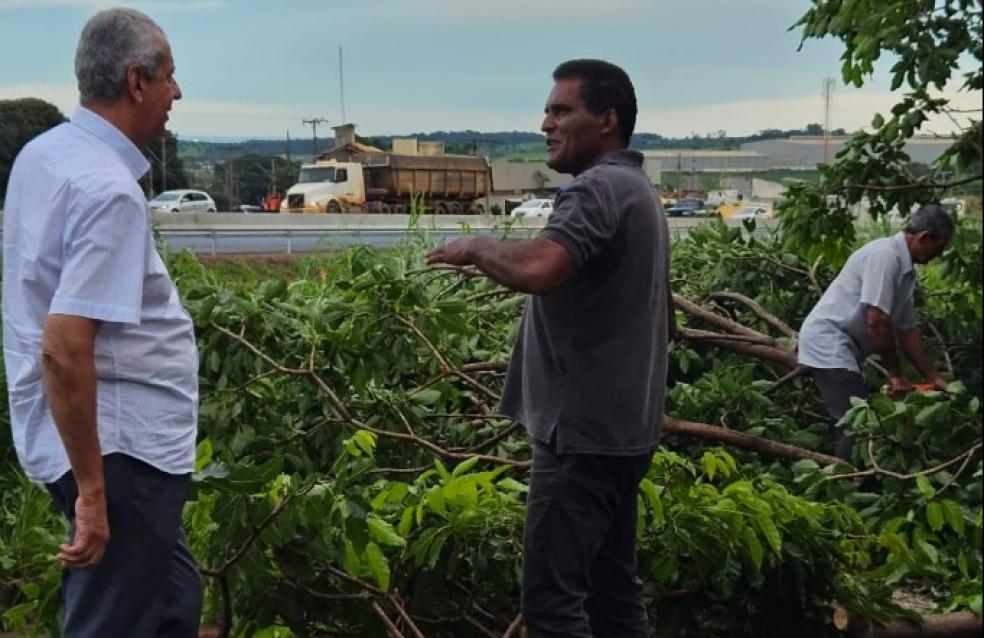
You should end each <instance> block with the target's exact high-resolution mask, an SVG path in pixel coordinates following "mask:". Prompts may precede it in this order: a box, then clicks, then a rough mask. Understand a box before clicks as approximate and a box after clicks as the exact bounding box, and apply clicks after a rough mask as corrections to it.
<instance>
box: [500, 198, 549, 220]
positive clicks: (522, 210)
mask: <svg viewBox="0 0 984 638" xmlns="http://www.w3.org/2000/svg"><path fill="white" fill-rule="evenodd" d="M552 212H553V200H552V199H528V200H526V201H525V202H523V203H522V204H520V205H519V206H517V207H516V208H514V209H512V211H510V212H509V216H510V217H549V216H550V213H552Z"/></svg>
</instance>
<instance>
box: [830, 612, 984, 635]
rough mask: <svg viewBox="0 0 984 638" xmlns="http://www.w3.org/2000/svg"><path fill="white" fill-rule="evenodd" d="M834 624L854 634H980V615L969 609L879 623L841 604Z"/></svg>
mask: <svg viewBox="0 0 984 638" xmlns="http://www.w3.org/2000/svg"><path fill="white" fill-rule="evenodd" d="M834 626H835V627H837V629H839V630H840V631H843V632H844V633H845V634H847V635H848V636H851V637H852V638H971V637H976V636H980V635H981V617H980V616H977V615H975V614H974V613H972V612H969V611H958V612H953V613H948V614H936V615H933V616H926V617H925V618H923V620H922V623H921V624H919V623H914V622H912V621H909V620H893V621H891V622H889V623H888V624H887V625H881V626H880V625H876V624H874V623H872V622H871V621H870V620H867V619H864V618H860V617H857V616H852V615H851V614H850V613H848V611H847V610H846V609H843V608H841V607H838V608H837V609H835V610H834Z"/></svg>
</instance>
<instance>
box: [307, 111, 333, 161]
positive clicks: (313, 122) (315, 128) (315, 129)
mask: <svg viewBox="0 0 984 638" xmlns="http://www.w3.org/2000/svg"><path fill="white" fill-rule="evenodd" d="M301 123H302V124H304V125H307V124H310V125H311V132H312V133H313V135H314V137H313V139H312V140H311V143H312V146H313V148H314V154H313V155H312V156H311V159H314V158H316V157H317V156H318V124H327V123H328V120H326V119H324V118H320V117H315V118H311V119H310V120H301Z"/></svg>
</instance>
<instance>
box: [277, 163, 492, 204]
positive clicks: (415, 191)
mask: <svg viewBox="0 0 984 638" xmlns="http://www.w3.org/2000/svg"><path fill="white" fill-rule="evenodd" d="M491 183H492V171H491V169H490V168H489V164H488V162H487V161H486V160H485V158H484V157H477V156H473V155H398V154H396V153H387V152H383V151H379V152H371V153H364V154H363V157H362V158H361V161H349V162H341V161H338V160H336V159H328V160H317V161H315V162H314V163H312V164H303V165H301V172H300V175H299V176H298V178H297V183H296V184H294V185H293V186H291V187H290V189H289V190H288V191H287V194H286V197H285V198H284V200H283V202H282V203H281V204H280V212H282V213H382V214H384V215H386V214H394V215H405V214H407V213H408V212H409V211H410V210H411V209H412V208H414V207H415V206H417V207H419V206H421V205H422V206H424V207H425V210H426V211H427V212H428V213H433V214H435V215H461V214H463V213H474V214H484V213H485V205H484V204H482V203H481V202H479V201H477V200H478V199H479V198H482V197H485V195H486V194H487V193H488V191H489V186H490V185H491Z"/></svg>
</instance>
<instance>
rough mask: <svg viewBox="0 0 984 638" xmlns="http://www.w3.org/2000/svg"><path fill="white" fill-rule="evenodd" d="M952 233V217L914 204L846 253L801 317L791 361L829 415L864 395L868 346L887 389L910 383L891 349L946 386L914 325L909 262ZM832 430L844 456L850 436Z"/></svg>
mask: <svg viewBox="0 0 984 638" xmlns="http://www.w3.org/2000/svg"><path fill="white" fill-rule="evenodd" d="M952 236H953V220H952V219H951V218H950V216H949V214H947V212H946V211H945V210H943V208H941V207H940V206H935V205H934V206H924V207H922V208H920V209H919V210H918V211H917V212H916V213H914V214H913V215H912V216H911V217H910V218H909V222H908V225H906V227H905V231H904V232H900V233H897V234H896V235H894V236H892V237H884V238H881V239H876V240H874V241H872V242H869V243H867V244H865V245H864V246H862V247H861V248H860V249H858V250H857V251H856V252H855V253H854V254H852V255H851V256H850V257H849V258H848V260H847V263H846V264H844V268H843V270H841V272H840V274H838V275H837V278H836V279H834V281H833V283H832V284H830V287H829V288H827V290H826V292H824V294H823V297H821V298H820V301H819V302H818V303H817V305H816V306H815V307H814V308H813V310H812V311H811V312H810V314H809V316H807V318H806V321H804V322H803V327H802V328H801V329H800V334H799V362H800V364H802V365H805V366H808V367H809V368H810V371H811V373H812V374H813V378H814V379H815V380H816V382H817V385H818V386H819V388H820V394H821V396H822V397H823V403H824V407H825V408H826V409H827V413H828V414H829V415H830V417H831V419H833V421H834V422H835V423H838V422H839V421H840V420H841V419H842V418H843V416H844V413H845V412H847V410H848V409H849V408H850V407H851V397H859V398H867V397H868V387H867V386H866V385H865V382H864V377H863V376H862V375H861V362H862V361H864V359H865V358H866V357H867V356H868V355H870V354H872V353H873V352H876V353H878V354H879V355H880V357H881V362H882V365H883V366H884V367H885V369H886V370H888V374H889V379H888V385H889V392H890V393H891V394H893V395H895V396H901V395H904V394H905V393H906V392H909V391H911V390H912V389H913V386H912V384H910V383H909V381H908V380H906V378H905V377H904V376H903V375H902V369H901V367H900V363H899V355H898V349H901V350H902V353H903V354H905V356H906V357H908V359H909V360H910V361H911V362H912V364H913V365H914V366H915V367H916V369H917V370H919V372H920V374H922V375H923V377H924V378H925V380H926V382H927V383H928V384H929V385H931V386H933V387H934V388H937V389H940V390H942V389H944V388H945V387H946V381H945V380H944V379H943V378H942V377H940V374H939V372H938V371H937V370H936V367H935V366H934V365H933V362H932V361H930V359H929V357H928V356H927V355H926V350H925V348H924V347H923V345H922V341H921V340H920V339H919V333H918V331H917V330H916V311H915V308H914V306H913V301H912V297H913V291H914V289H915V283H916V275H915V272H914V271H913V264H924V263H926V262H928V261H930V260H931V259H933V258H934V257H936V256H937V255H939V254H940V253H941V252H943V250H944V249H945V248H946V246H947V244H948V243H949V242H950V238H951V237H952ZM836 430H837V432H836V436H835V439H836V444H835V445H836V454H837V456H838V457H840V458H842V459H844V460H845V461H850V459H851V452H852V444H851V439H850V437H849V436H847V434H846V432H845V429H844V428H843V427H837V428H836Z"/></svg>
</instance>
